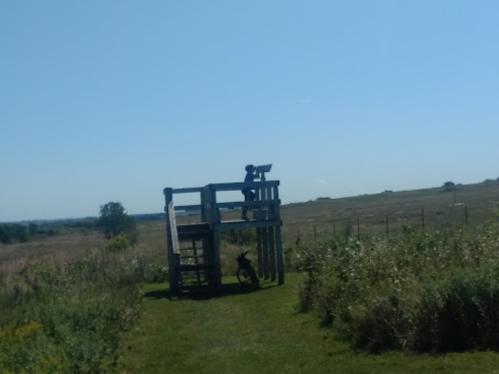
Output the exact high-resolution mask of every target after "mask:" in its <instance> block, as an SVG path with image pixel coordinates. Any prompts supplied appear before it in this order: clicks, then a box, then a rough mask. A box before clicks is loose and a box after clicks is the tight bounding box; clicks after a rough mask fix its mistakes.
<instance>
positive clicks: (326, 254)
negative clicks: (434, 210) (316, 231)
mask: <svg viewBox="0 0 499 374" xmlns="http://www.w3.org/2000/svg"><path fill="white" fill-rule="evenodd" d="M497 237H499V225H496V224H488V225H484V226H482V227H480V228H477V229H475V230H470V229H468V228H466V227H463V228H460V229H456V230H435V231H421V230H413V229H409V228H407V229H406V230H404V231H403V233H402V234H400V235H398V236H395V237H391V238H385V237H384V238H376V237H370V238H368V237H366V238H362V240H357V239H354V238H351V237H350V238H348V239H346V240H338V239H337V238H335V239H333V240H331V241H329V242H327V243H323V244H319V245H314V246H308V247H306V246H299V247H297V248H296V249H295V251H294V253H295V260H294V261H296V263H297V268H298V270H300V271H302V272H303V274H304V281H303V283H302V286H301V288H300V292H299V297H300V304H299V308H300V309H301V310H302V311H307V310H310V309H313V310H315V311H316V313H318V314H319V315H320V317H321V320H322V323H323V324H325V325H331V326H332V327H333V329H334V330H335V331H336V332H337V334H338V336H341V337H342V338H344V339H345V340H347V341H349V342H350V343H351V344H352V345H353V346H355V347H357V348H361V349H365V350H368V351H371V352H381V351H384V350H390V349H406V350H411V351H432V352H445V351H462V350H470V349H496V348H498V347H499V336H496V335H497V334H496V331H497V330H498V329H499V270H496V269H499V266H498V265H499V242H498V241H497V239H496V238H497Z"/></svg>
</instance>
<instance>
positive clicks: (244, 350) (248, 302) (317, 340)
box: [123, 273, 499, 374]
mask: <svg viewBox="0 0 499 374" xmlns="http://www.w3.org/2000/svg"><path fill="white" fill-rule="evenodd" d="M286 277H287V279H286V284H285V285H284V286H281V287H273V286H272V285H271V284H267V285H264V288H263V290H260V291H256V292H251V293H244V292H242V291H243V290H241V289H240V288H239V286H238V285H237V284H235V283H234V282H236V280H235V279H234V278H230V277H227V278H225V279H224V282H225V285H224V289H223V291H222V293H221V294H219V295H212V297H211V298H210V297H207V298H202V297H199V298H191V299H184V300H170V299H169V298H168V297H167V296H168V292H167V288H166V287H167V286H166V285H161V284H157V285H149V286H146V287H145V288H144V289H143V291H144V292H145V313H144V315H143V318H142V320H141V322H140V323H139V325H138V329H137V330H136V331H135V332H133V333H132V334H131V335H130V336H129V337H128V340H127V343H126V345H127V349H126V354H125V356H124V362H123V364H124V367H125V369H126V370H127V373H144V374H153V373H157V374H160V373H161V374H166V373H175V374H182V373H186V374H187V373H189V374H192V373H206V374H208V373H216V374H232V373H245V374H250V373H259V374H265V373H497V372H498V371H499V369H498V368H499V355H498V354H497V353H493V352H480V353H462V354H448V355H443V356H431V355H426V354H422V355H408V354H403V353H396V352H394V353H385V354H382V355H368V354H365V353H356V352H354V351H352V350H351V349H350V348H349V347H348V346H347V345H345V344H343V343H340V342H338V341H337V340H336V339H334V336H333V335H332V332H331V330H330V329H326V328H321V327H319V323H318V320H317V319H315V317H314V315H313V314H302V313H298V312H297V299H298V298H297V288H298V285H299V284H300V282H301V276H300V275H299V274H294V273H288V274H286Z"/></svg>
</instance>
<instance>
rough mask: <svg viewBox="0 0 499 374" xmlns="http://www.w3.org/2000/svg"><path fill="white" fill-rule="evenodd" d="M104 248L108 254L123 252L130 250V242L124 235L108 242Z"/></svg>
mask: <svg viewBox="0 0 499 374" xmlns="http://www.w3.org/2000/svg"><path fill="white" fill-rule="evenodd" d="M104 248H105V249H106V251H108V252H117V251H123V250H125V249H128V248H130V241H129V240H128V238H127V237H126V236H124V235H117V236H115V237H114V238H112V239H110V240H108V241H107V242H106V244H105V245H104Z"/></svg>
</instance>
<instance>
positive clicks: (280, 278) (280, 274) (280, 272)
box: [275, 226, 284, 285]
mask: <svg viewBox="0 0 499 374" xmlns="http://www.w3.org/2000/svg"><path fill="white" fill-rule="evenodd" d="M275 243H276V251H277V284H279V285H281V284H284V261H283V256H282V242H281V226H277V227H276V228H275Z"/></svg>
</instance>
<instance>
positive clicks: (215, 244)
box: [213, 231, 222, 287]
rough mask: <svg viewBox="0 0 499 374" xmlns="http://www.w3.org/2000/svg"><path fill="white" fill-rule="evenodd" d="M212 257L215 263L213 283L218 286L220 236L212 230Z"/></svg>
mask: <svg viewBox="0 0 499 374" xmlns="http://www.w3.org/2000/svg"><path fill="white" fill-rule="evenodd" d="M213 257H214V265H215V271H214V274H213V277H214V279H213V283H214V285H215V286H216V287H220V286H221V285H222V270H221V268H220V238H219V233H218V231H214V232H213Z"/></svg>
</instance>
